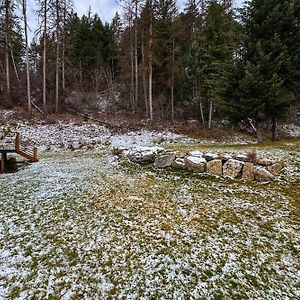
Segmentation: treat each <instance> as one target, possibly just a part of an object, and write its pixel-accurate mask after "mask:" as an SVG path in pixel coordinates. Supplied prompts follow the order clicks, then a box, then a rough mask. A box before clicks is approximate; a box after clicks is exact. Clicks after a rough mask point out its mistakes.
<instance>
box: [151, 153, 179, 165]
mask: <svg viewBox="0 0 300 300" xmlns="http://www.w3.org/2000/svg"><path fill="white" fill-rule="evenodd" d="M175 158H176V155H175V153H174V152H170V153H166V154H162V155H159V156H157V157H156V159H155V161H154V166H155V167H157V168H166V167H170V166H171V165H172V163H173V161H174V160H175Z"/></svg>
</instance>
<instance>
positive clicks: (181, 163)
mask: <svg viewBox="0 0 300 300" xmlns="http://www.w3.org/2000/svg"><path fill="white" fill-rule="evenodd" d="M172 168H174V169H178V170H186V169H187V166H186V164H185V160H184V158H181V157H180V158H176V159H175V160H174V161H173V163H172Z"/></svg>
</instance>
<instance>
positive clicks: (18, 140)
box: [15, 132, 20, 151]
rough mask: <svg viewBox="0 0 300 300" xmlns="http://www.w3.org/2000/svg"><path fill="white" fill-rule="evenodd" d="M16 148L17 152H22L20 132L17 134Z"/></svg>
mask: <svg viewBox="0 0 300 300" xmlns="http://www.w3.org/2000/svg"><path fill="white" fill-rule="evenodd" d="M15 148H16V151H19V150H20V133H19V132H17V134H16V141H15Z"/></svg>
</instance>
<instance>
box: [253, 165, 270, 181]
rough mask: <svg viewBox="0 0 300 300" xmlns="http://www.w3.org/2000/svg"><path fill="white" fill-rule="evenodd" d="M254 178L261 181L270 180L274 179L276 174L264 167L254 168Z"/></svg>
mask: <svg viewBox="0 0 300 300" xmlns="http://www.w3.org/2000/svg"><path fill="white" fill-rule="evenodd" d="M254 178H255V179H256V180H257V181H259V182H270V181H272V180H274V178H275V177H274V175H273V174H272V173H270V172H269V171H268V170H267V169H265V168H263V167H256V168H254Z"/></svg>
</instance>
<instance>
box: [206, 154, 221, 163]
mask: <svg viewBox="0 0 300 300" xmlns="http://www.w3.org/2000/svg"><path fill="white" fill-rule="evenodd" d="M203 157H204V158H205V159H206V160H207V161H210V160H215V159H218V158H219V155H218V154H216V153H204V154H203Z"/></svg>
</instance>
